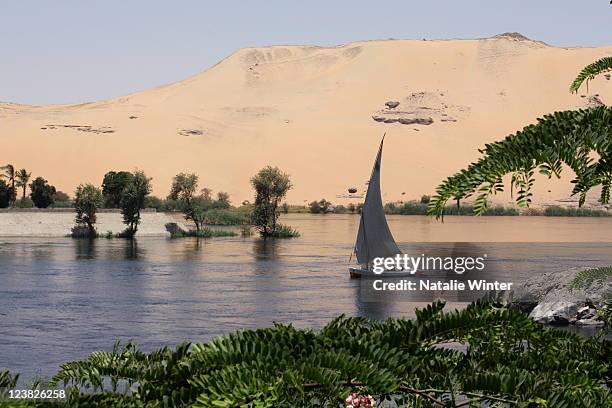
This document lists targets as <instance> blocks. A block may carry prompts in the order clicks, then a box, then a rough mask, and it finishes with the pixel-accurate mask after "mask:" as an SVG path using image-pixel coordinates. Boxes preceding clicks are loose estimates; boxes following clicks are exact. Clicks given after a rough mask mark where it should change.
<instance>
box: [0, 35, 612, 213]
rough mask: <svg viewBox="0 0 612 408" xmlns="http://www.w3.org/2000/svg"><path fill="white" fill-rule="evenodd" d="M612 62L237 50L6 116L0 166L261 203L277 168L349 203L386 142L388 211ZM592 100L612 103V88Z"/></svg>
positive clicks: (509, 41)
mask: <svg viewBox="0 0 612 408" xmlns="http://www.w3.org/2000/svg"><path fill="white" fill-rule="evenodd" d="M611 54H612V46H611V47H606V48H579V49H565V48H556V47H550V46H547V45H545V44H542V43H539V42H535V41H530V40H526V39H520V38H514V37H499V38H490V39H481V40H449V41H416V40H415V41H404V40H402V41H395V40H389V41H370V42H358V43H352V44H348V45H344V46H339V47H334V48H320V47H311V46H275V47H266V48H250V49H243V50H240V51H238V52H236V53H234V54H233V55H231V56H229V57H228V58H226V59H225V60H223V61H221V62H220V63H219V64H217V65H215V66H214V67H212V68H210V69H208V70H206V71H204V72H202V73H200V74H198V75H196V76H194V77H191V78H189V79H187V80H185V81H181V82H177V83H174V84H171V85H167V86H163V87H159V88H155V89H151V90H148V91H145V92H140V93H136V94H132V95H128V96H125V97H121V98H117V99H112V100H106V101H99V102H93V103H84V104H80V105H62V106H59V105H55V106H44V107H30V106H24V105H15V104H8V103H6V104H0V146H1V151H2V153H1V155H0V162H2V163H3V162H11V163H13V164H14V165H15V166H17V167H20V168H21V167H26V168H28V169H30V170H32V171H33V173H34V175H44V176H45V177H46V178H47V179H48V180H49V181H50V182H51V183H53V184H55V185H56V186H57V187H58V188H59V189H61V190H65V191H67V192H72V191H73V189H74V187H75V186H76V185H77V184H78V183H79V182H94V183H98V184H99V183H100V182H101V178H102V176H103V174H104V173H105V172H106V171H108V170H110V169H133V168H135V167H138V168H141V169H143V170H145V172H146V173H147V174H149V175H150V176H152V177H153V183H154V188H155V194H157V195H160V196H164V195H165V194H167V191H168V188H169V184H170V179H171V177H172V176H173V175H174V174H175V173H177V172H180V171H194V172H197V173H198V174H199V175H200V176H201V180H202V184H203V185H206V186H208V187H210V188H212V189H214V190H215V191H218V190H225V191H228V192H229V193H230V194H231V196H232V199H233V201H234V202H236V203H239V202H241V201H242V200H244V199H252V192H251V190H250V187H249V178H250V177H251V175H253V174H254V173H255V172H256V171H257V170H258V169H260V168H261V167H263V166H265V165H267V164H272V165H276V166H280V167H281V168H282V169H283V170H285V171H286V172H288V173H289V174H290V175H291V177H292V180H293V183H294V185H295V188H294V189H293V190H292V191H291V193H290V195H289V197H288V200H289V202H291V203H296V204H298V203H302V202H304V201H306V200H309V201H310V200H314V199H320V198H322V197H325V198H327V199H328V200H331V201H333V202H338V203H346V202H349V201H356V200H354V199H353V200H349V199H340V198H337V195H339V194H345V193H346V190H347V188H348V187H349V186H357V187H359V189H360V190H361V189H363V187H364V182H365V180H366V179H367V177H368V176H369V173H370V170H371V165H372V160H373V158H374V155H375V152H376V148H377V145H378V143H379V140H380V137H381V136H382V134H383V132H387V141H386V150H385V154H384V163H383V190H384V194H385V199H386V200H396V199H402V198H404V199H408V198H415V197H418V196H420V195H421V194H428V193H431V192H432V191H433V189H434V187H435V186H436V185H437V183H438V182H439V181H441V180H442V179H443V178H445V177H446V176H448V175H450V174H451V173H453V172H454V171H456V170H459V169H460V168H462V167H464V166H465V165H467V164H468V163H469V162H470V161H471V160H474V159H475V158H477V157H478V152H477V150H476V149H477V148H478V147H480V146H482V145H483V144H484V143H486V142H491V141H495V140H498V139H501V138H503V137H504V136H506V135H507V134H508V133H510V132H514V131H516V130H518V129H520V128H522V127H523V126H524V125H526V124H528V123H530V122H533V121H534V120H535V119H536V118H537V117H538V116H541V115H542V114H544V113H547V112H550V111H554V110H563V109H568V108H573V107H577V106H583V105H584V104H585V102H586V100H587V98H584V97H583V98H581V97H580V95H578V96H576V95H570V94H569V93H568V90H567V89H568V86H569V83H570V82H571V80H572V79H573V77H574V76H575V74H576V73H577V72H578V71H579V70H580V68H582V67H583V66H584V65H586V64H587V63H590V62H592V61H593V60H595V59H596V58H599V57H602V56H604V55H611ZM589 90H590V95H592V94H594V93H598V94H599V95H600V98H601V99H602V100H603V101H604V102H606V103H610V102H611V101H612V81H610V80H607V79H606V78H600V79H597V80H596V81H593V82H592V83H591V85H590V86H589ZM583 91H584V92H583V94H586V90H583ZM389 100H396V101H399V102H400V103H401V104H400V106H399V107H397V108H395V110H397V111H401V112H405V113H404V114H403V115H404V117H405V118H408V119H413V118H428V117H431V118H432V120H433V123H432V124H430V125H423V124H401V123H382V122H376V121H375V120H373V118H372V116H373V115H378V116H382V117H383V119H384V118H389V117H393V115H395V117H400V116H402V114H396V113H389V112H386V111H385V109H386V108H385V106H384V104H385V102H386V101H389ZM380 110H382V112H379V111H380ZM385 115H387V116H385ZM66 126H70V127H66ZM548 190H550V192H549V191H548ZM568 191H569V186H568V184H567V183H558V182H557V183H554V182H553V183H546V184H544V183H543V184H540V187H539V189H538V196H537V198H538V199H540V200H544V201H547V200H548V201H550V200H552V199H556V198H562V197H566V196H567V193H568ZM403 193H405V194H403ZM502 199H503V200H507V199H508V197H507V196H505V197H503V198H502Z"/></svg>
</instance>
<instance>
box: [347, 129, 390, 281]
mask: <svg viewBox="0 0 612 408" xmlns="http://www.w3.org/2000/svg"><path fill="white" fill-rule="evenodd" d="M384 141H385V136H384V135H383V138H382V140H381V141H380V147H379V149H378V154H377V155H376V160H375V161H374V168H373V169H372V175H371V176H370V181H369V183H368V191H367V193H366V196H365V200H364V202H363V207H362V209H361V219H360V220H359V230H358V231H357V239H356V240H355V247H354V248H353V251H354V254H355V257H356V259H357V263H358V264H359V266H357V267H349V274H350V276H351V278H361V277H365V276H375V275H374V274H373V272H372V260H373V259H374V258H388V257H394V256H396V255H397V254H401V251H400V249H399V247H398V246H397V244H396V243H395V240H394V239H393V235H391V231H390V230H389V225H388V224H387V218H386V217H385V210H384V208H383V204H382V197H381V194H380V165H381V160H382V151H383V143H384Z"/></svg>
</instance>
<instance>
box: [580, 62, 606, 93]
mask: <svg viewBox="0 0 612 408" xmlns="http://www.w3.org/2000/svg"><path fill="white" fill-rule="evenodd" d="M610 71H612V57H603V58H601V59H598V60H597V61H595V62H593V63H592V64H589V65H587V66H586V67H584V68H583V70H582V71H580V73H579V74H578V76H577V77H576V79H574V82H572V84H571V85H570V92H571V93H576V92H578V90H579V89H580V87H581V86H582V84H583V83H585V81H586V86H587V90H588V88H589V81H590V80H592V79H594V78H595V77H596V76H597V75H600V74H603V73H604V72H610Z"/></svg>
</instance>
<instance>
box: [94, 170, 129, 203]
mask: <svg viewBox="0 0 612 408" xmlns="http://www.w3.org/2000/svg"><path fill="white" fill-rule="evenodd" d="M132 177H133V174H132V173H130V172H127V171H119V172H115V171H109V172H108V173H106V174H105V175H104V180H103V181H102V195H103V196H104V206H105V207H107V208H119V207H121V197H122V194H123V190H124V189H125V188H126V187H127V185H128V184H130V181H131V180H132Z"/></svg>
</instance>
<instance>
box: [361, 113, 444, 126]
mask: <svg viewBox="0 0 612 408" xmlns="http://www.w3.org/2000/svg"><path fill="white" fill-rule="evenodd" d="M372 119H374V120H375V121H376V122H383V123H401V124H402V125H412V124H417V125H431V124H432V123H433V119H432V118H431V117H429V116H420V115H417V114H416V113H414V112H399V111H394V112H380V113H377V114H374V115H372Z"/></svg>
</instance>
